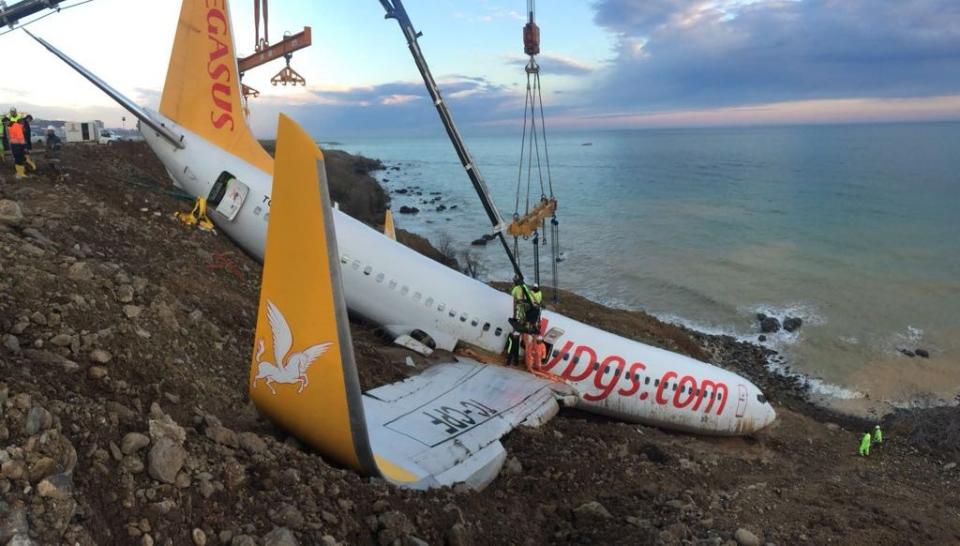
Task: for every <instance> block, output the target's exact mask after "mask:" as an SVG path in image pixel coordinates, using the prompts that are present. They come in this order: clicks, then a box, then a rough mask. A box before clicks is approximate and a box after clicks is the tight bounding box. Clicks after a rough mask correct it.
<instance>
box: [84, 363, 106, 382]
mask: <svg viewBox="0 0 960 546" xmlns="http://www.w3.org/2000/svg"><path fill="white" fill-rule="evenodd" d="M87 373H88V374H89V375H90V377H91V378H93V379H103V378H104V377H106V376H107V369H106V368H104V367H103V366H90V369H89V370H87Z"/></svg>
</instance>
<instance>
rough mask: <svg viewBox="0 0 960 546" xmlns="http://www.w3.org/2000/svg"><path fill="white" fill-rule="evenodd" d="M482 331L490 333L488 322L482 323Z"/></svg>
mask: <svg viewBox="0 0 960 546" xmlns="http://www.w3.org/2000/svg"><path fill="white" fill-rule="evenodd" d="M483 331H484V332H489V331H490V323H489V322H484V323H483Z"/></svg>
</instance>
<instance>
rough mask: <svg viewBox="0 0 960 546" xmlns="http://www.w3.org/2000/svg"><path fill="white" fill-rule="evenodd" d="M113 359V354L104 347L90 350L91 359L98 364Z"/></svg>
mask: <svg viewBox="0 0 960 546" xmlns="http://www.w3.org/2000/svg"><path fill="white" fill-rule="evenodd" d="M111 360H113V355H111V354H110V353H109V352H107V351H104V350H103V349H94V350H93V351H91V352H90V361H91V362H96V363H97V364H106V363H107V362H110V361H111Z"/></svg>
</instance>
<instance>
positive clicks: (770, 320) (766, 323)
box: [760, 317, 780, 334]
mask: <svg viewBox="0 0 960 546" xmlns="http://www.w3.org/2000/svg"><path fill="white" fill-rule="evenodd" d="M760 331H761V332H763V333H765V334H771V333H774V332H779V331H780V321H779V320H777V319H776V318H775V317H764V319H763V320H761V321H760Z"/></svg>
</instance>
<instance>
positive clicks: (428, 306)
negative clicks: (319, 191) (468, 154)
mask: <svg viewBox="0 0 960 546" xmlns="http://www.w3.org/2000/svg"><path fill="white" fill-rule="evenodd" d="M152 115H153V116H156V118H157V119H162V120H163V121H164V124H165V125H166V126H167V127H169V128H170V129H172V130H174V131H175V132H176V133H177V134H182V135H184V137H183V143H184V145H185V147H184V148H183V149H177V148H175V147H174V146H172V145H171V144H170V143H169V142H167V141H166V140H164V139H162V138H160V137H159V136H158V135H157V134H156V133H155V132H153V131H151V130H150V129H149V128H144V131H143V132H144V137H145V138H146V140H147V142H148V143H149V145H150V147H151V148H152V149H153V150H154V152H155V153H156V154H157V155H158V156H159V158H160V160H161V161H162V162H163V164H164V166H165V167H166V169H167V172H168V173H169V174H170V177H171V178H172V179H173V181H174V183H176V184H177V186H179V187H180V188H182V189H183V190H185V191H186V192H188V193H190V194H191V195H193V196H195V197H206V196H207V195H208V194H209V192H210V190H211V188H212V187H213V185H214V182H215V181H216V180H217V178H218V177H219V176H220V175H221V174H222V173H223V172H224V171H228V172H229V173H230V174H232V175H233V176H234V177H235V178H236V179H238V180H240V181H242V182H243V183H244V184H246V185H247V186H248V188H249V194H248V195H247V197H246V199H245V200H244V202H243V204H242V206H241V208H240V210H239V213H238V214H237V216H236V217H234V219H233V220H232V221H231V220H228V219H227V217H226V216H223V215H221V214H218V213H217V212H215V211H213V212H211V213H210V217H211V219H212V220H213V221H214V222H215V223H216V224H217V226H218V227H219V228H220V229H221V230H222V231H223V232H224V233H225V234H226V235H227V236H229V237H230V238H231V239H233V240H234V241H235V242H236V243H237V244H238V245H240V246H241V247H242V248H243V249H244V250H245V251H247V252H249V253H250V254H252V255H254V256H256V257H257V258H259V259H261V260H262V259H263V251H264V246H265V242H266V231H267V220H268V218H269V212H270V193H271V186H272V178H271V176H270V175H269V174H268V173H266V172H264V171H262V170H260V169H258V168H257V167H255V166H253V165H251V164H250V163H247V162H246V161H244V160H242V159H241V158H239V157H237V156H234V155H232V154H230V153H228V152H226V151H224V150H223V149H221V148H218V147H216V146H214V145H212V144H210V143H209V142H207V141H205V140H204V139H202V138H200V137H198V136H196V135H194V134H193V133H191V132H190V131H188V130H186V129H184V128H183V127H179V126H177V124H176V123H173V122H172V121H170V120H169V119H166V118H164V117H163V116H162V115H160V114H159V113H155V112H153V113H152ZM334 220H335V224H336V233H337V244H338V247H339V250H340V263H341V269H342V278H343V284H344V294H345V296H346V302H347V306H348V307H349V309H350V310H351V311H352V312H354V313H357V314H359V315H362V316H364V317H366V318H368V319H370V320H372V321H374V322H376V323H378V324H380V325H382V326H383V327H385V328H386V329H387V330H389V331H390V332H391V333H393V334H394V335H400V334H404V333H409V332H411V331H413V330H422V331H424V332H426V333H428V334H429V335H430V336H431V337H432V338H433V339H434V341H435V342H436V343H437V345H438V346H439V347H441V348H446V349H453V348H454V346H455V345H456V344H457V343H458V342H460V343H465V344H468V345H472V346H475V347H478V348H481V349H483V350H486V351H490V352H493V353H500V352H502V351H503V350H504V347H505V345H506V340H507V336H509V334H510V331H511V328H510V326H509V324H508V323H507V318H508V317H509V316H510V315H511V312H512V301H511V297H510V295H508V294H505V293H503V292H500V291H498V290H495V289H493V288H491V287H490V286H488V285H486V284H484V283H482V282H479V281H477V280H475V279H472V278H470V277H467V276H466V275H463V274H461V273H459V272H457V271H454V270H452V269H450V268H448V267H446V266H444V265H441V264H439V263H437V262H435V261H433V260H431V259H429V258H427V257H425V256H423V255H421V254H419V253H417V252H416V251H414V250H411V249H409V248H407V247H406V246H404V245H402V244H399V243H397V242H396V241H394V240H392V239H390V238H388V237H386V236H385V235H383V234H381V233H380V232H378V231H376V230H374V229H371V228H369V227H368V226H366V225H364V224H363V223H361V222H359V221H357V220H355V219H353V218H351V217H350V216H347V215H346V214H344V213H342V212H340V211H339V210H334ZM305 242H306V241H305ZM543 318H545V319H547V321H548V328H551V329H552V328H559V329H560V330H562V331H563V334H562V335H560V336H559V338H558V339H557V340H556V342H555V344H554V345H553V350H552V352H551V354H550V355H549V357H548V362H547V364H546V368H547V371H548V372H549V373H551V374H554V375H556V376H560V377H562V378H563V379H564V380H565V381H566V382H567V383H569V384H570V385H571V386H573V387H574V388H575V389H576V391H577V392H578V394H579V397H580V400H579V402H578V404H577V406H578V407H580V408H582V409H584V410H587V411H592V412H596V413H602V414H605V415H609V416H611V417H614V418H617V419H621V420H625V421H631V422H641V423H646V424H651V425H657V426H663V427H666V428H673V429H679V430H685V431H690V432H697V433H705V434H728V435H733V434H748V433H751V432H753V431H756V430H759V429H761V428H763V427H764V426H766V425H768V424H769V423H771V422H772V421H773V420H774V418H775V413H774V410H773V408H771V407H770V404H769V403H767V402H766V401H765V399H764V398H763V395H762V393H761V392H760V390H759V389H758V388H757V387H756V386H755V385H753V384H752V383H751V382H750V381H747V380H746V379H744V378H743V377H741V376H739V375H737V374H734V373H732V372H729V371H727V370H723V369H721V368H718V367H716V366H711V365H709V364H705V363H703V362H699V361H697V360H694V359H692V358H689V357H686V356H682V355H679V354H676V353H672V352H669V351H665V350H663V349H658V348H656V347H651V346H649V345H645V344H643V343H639V342H636V341H632V340H629V339H626V338H623V337H621V336H617V335H614V334H611V333H609V332H606V331H603V330H600V329H597V328H594V327H592V326H588V325H586V324H583V323H581V322H578V321H575V320H572V319H570V318H567V317H565V316H563V315H560V314H558V313H553V312H550V311H544V313H543Z"/></svg>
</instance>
